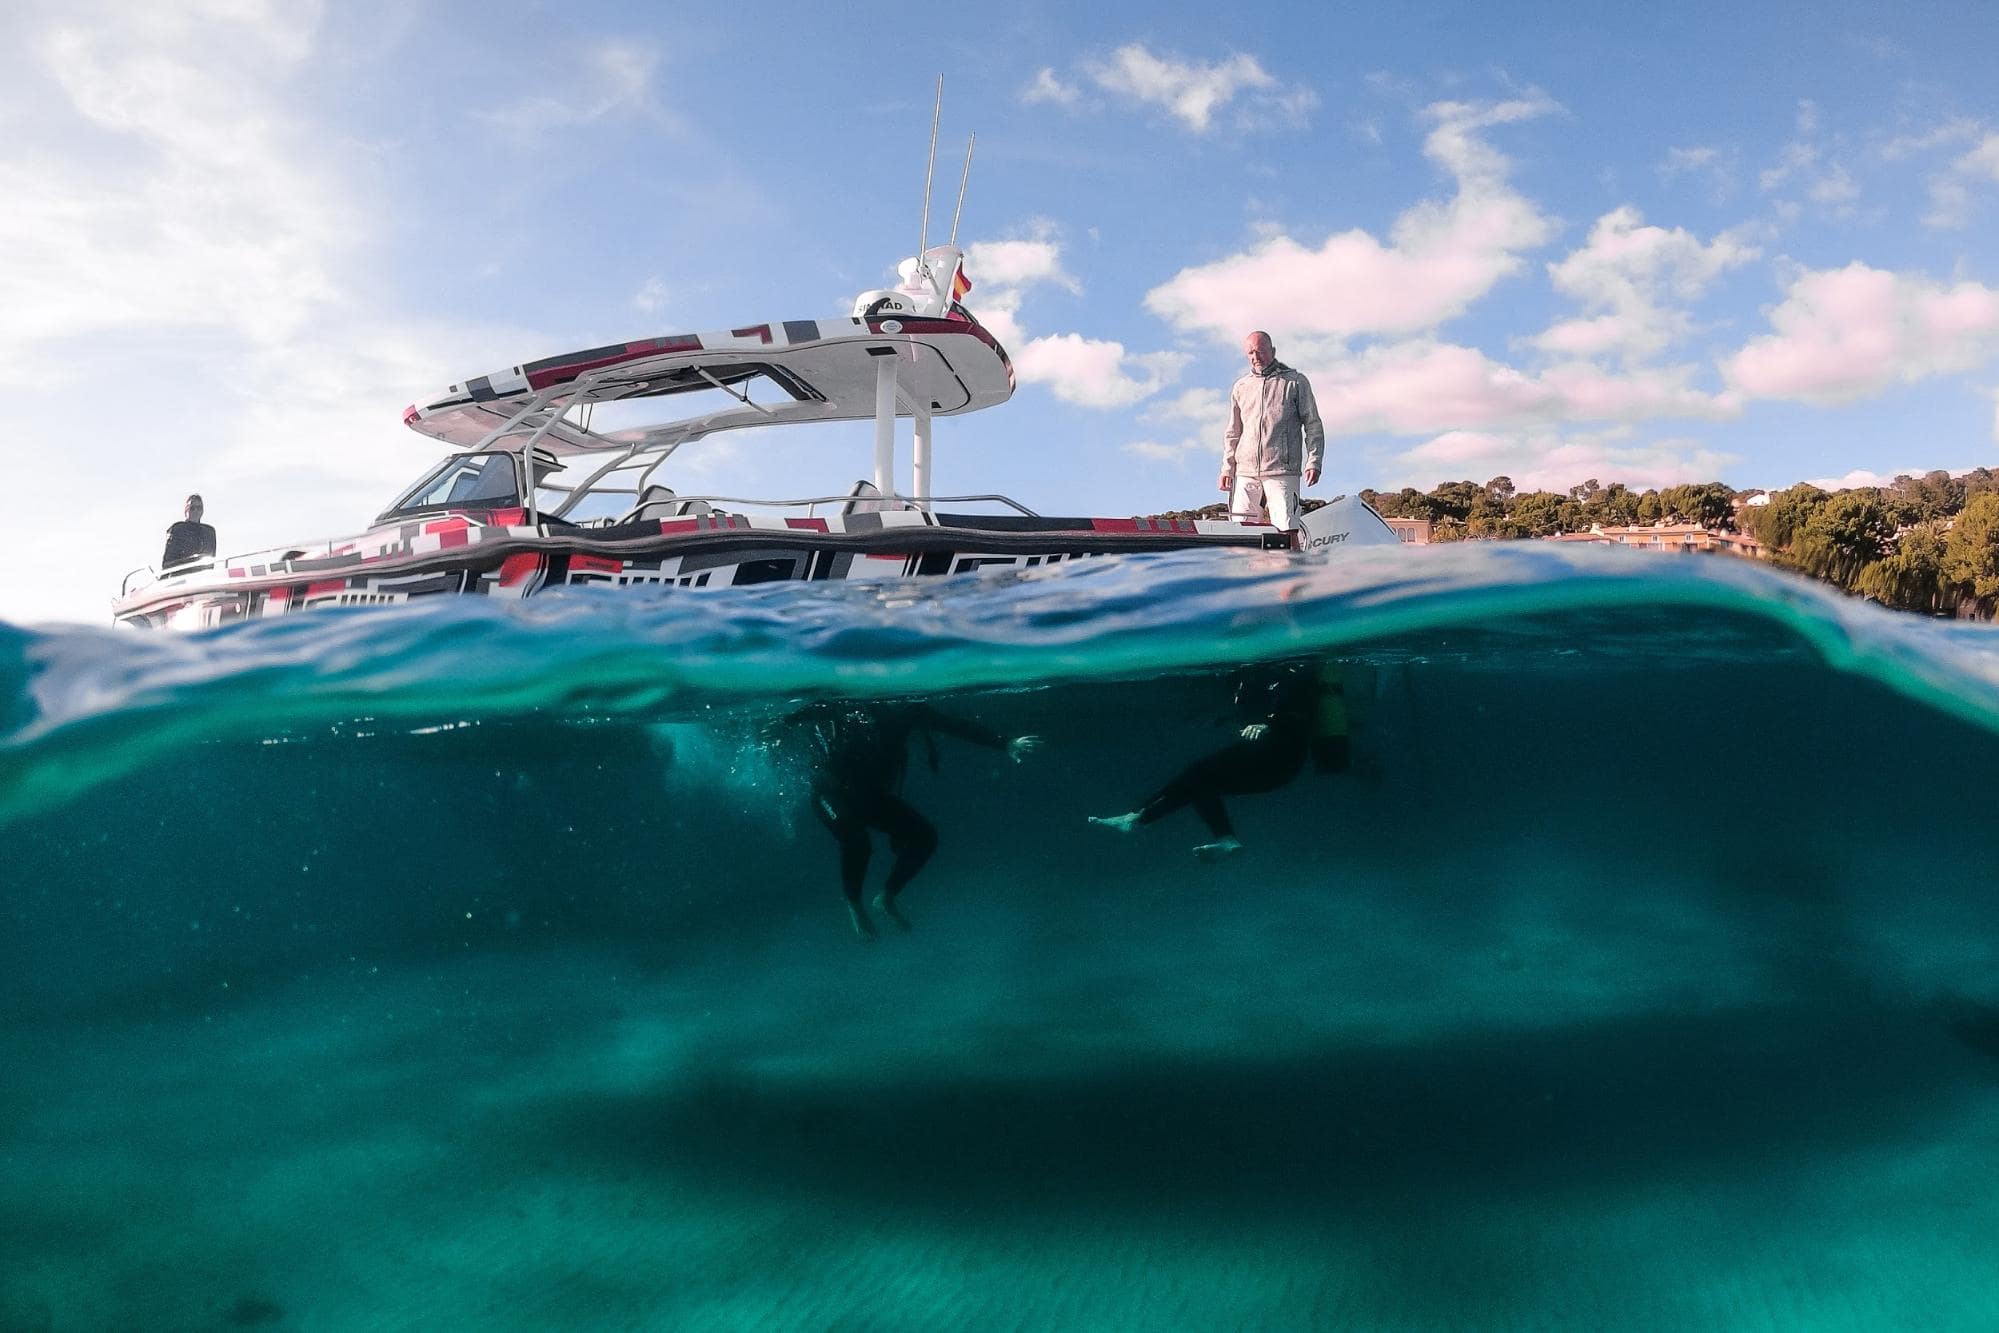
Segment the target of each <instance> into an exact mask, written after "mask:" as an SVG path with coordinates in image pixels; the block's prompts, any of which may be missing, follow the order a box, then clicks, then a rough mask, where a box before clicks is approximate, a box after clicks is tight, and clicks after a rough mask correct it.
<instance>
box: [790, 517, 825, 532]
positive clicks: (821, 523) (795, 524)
mask: <svg viewBox="0 0 1999 1333" xmlns="http://www.w3.org/2000/svg"><path fill="white" fill-rule="evenodd" d="M784 526H786V527H787V528H802V529H804V530H805V531H807V532H827V531H830V529H829V528H827V526H826V520H825V519H823V518H787V519H786V520H784Z"/></svg>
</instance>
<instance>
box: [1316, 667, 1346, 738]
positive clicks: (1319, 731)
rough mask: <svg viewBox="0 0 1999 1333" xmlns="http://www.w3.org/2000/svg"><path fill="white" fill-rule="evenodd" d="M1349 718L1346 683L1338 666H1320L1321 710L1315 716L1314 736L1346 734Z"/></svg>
mask: <svg viewBox="0 0 1999 1333" xmlns="http://www.w3.org/2000/svg"><path fill="white" fill-rule="evenodd" d="M1349 725H1350V724H1349V722H1348V720H1347V691H1346V684H1345V682H1344V680H1343V679H1342V678H1341V675H1340V669H1339V668H1338V667H1336V666H1321V667H1320V668H1319V710H1318V713H1317V715H1316V716H1315V717H1314V718H1313V725H1312V734H1313V735H1314V736H1344V735H1346V734H1347V731H1348V729H1349Z"/></svg>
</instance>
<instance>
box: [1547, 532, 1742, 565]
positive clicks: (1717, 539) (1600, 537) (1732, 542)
mask: <svg viewBox="0 0 1999 1333" xmlns="http://www.w3.org/2000/svg"><path fill="white" fill-rule="evenodd" d="M1541 540H1543V541H1551V542H1591V543H1594V544H1596V545H1598V546H1632V547H1636V548H1637V549H1639V550H1641V551H1710V552H1711V551H1721V552H1725V553H1726V554H1729V555H1739V556H1742V557H1744V558H1745V559H1749V560H1761V559H1762V558H1763V555H1764V552H1763V543H1762V542H1759V541H1757V540H1756V539H1755V538H1754V537H1751V536H1750V535H1749V534H1748V533H1745V532H1715V531H1712V530H1710V529H1708V528H1704V527H1702V526H1701V525H1700V524H1698V523H1653V524H1649V525H1633V526H1631V527H1602V526H1598V525H1592V526H1591V528H1590V530H1589V531H1588V532H1563V533H1558V534H1557V535H1555V536H1553V537H1543V538H1542V539H1541Z"/></svg>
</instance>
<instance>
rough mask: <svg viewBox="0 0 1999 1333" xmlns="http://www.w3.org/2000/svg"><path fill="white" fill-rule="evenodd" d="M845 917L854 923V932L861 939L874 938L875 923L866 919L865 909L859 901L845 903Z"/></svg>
mask: <svg viewBox="0 0 1999 1333" xmlns="http://www.w3.org/2000/svg"><path fill="white" fill-rule="evenodd" d="M847 917H848V919H849V920H851V921H852V922H853V923H854V933H855V934H856V935H859V936H860V937H861V938H862V939H863V940H873V939H874V938H875V923H874V922H872V921H870V920H868V913H867V909H866V908H864V907H862V906H861V905H860V904H859V903H848V904H847Z"/></svg>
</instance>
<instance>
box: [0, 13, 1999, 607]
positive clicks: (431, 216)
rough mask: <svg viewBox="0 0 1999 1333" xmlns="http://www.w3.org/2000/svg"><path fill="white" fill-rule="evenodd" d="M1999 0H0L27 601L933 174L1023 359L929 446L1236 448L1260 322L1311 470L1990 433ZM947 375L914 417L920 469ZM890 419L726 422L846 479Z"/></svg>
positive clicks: (1585, 471) (1937, 456) (405, 467)
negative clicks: (962, 170)
mask: <svg viewBox="0 0 1999 1333" xmlns="http://www.w3.org/2000/svg"><path fill="white" fill-rule="evenodd" d="M1994 51H1999V5H1993V4H1989V3H1983V2H1982V0H1963V2H1962V3H1921V2H1920V0H1917V2H1912V3H1907V4H1902V5H1897V6H1882V5H1879V4H1874V3H1868V4H1841V3H1822V4H1812V5H1800V4H1787V3H1782V0H1771V2H1770V3H1762V4H1755V5H1739V4H1734V3H1731V4H1726V5H1722V4H1713V5H1710V4H1703V3H1684V4H1680V5H1674V6H1660V5H1642V6H1638V5H1633V6H1620V5H1602V4H1598V5H1581V4H1577V5H1572V6H1558V5H1552V4H1550V5H1537V6H1510V5H1492V4H1489V3H1485V4H1438V3H1424V2H1423V0H1410V2H1408V3H1401V4H1398V5H1395V6H1379V7H1376V6H1369V7H1361V6H1354V5H1348V4H1335V3H1323V2H1321V3H1307V4H1291V3H1282V2H1280V3H1267V4H1263V5H1259V6H1254V7H1252V6H1219V5H1213V4H1199V5H1194V4H1171V3H1161V4H1143V5H1126V4H1100V5H1091V6H1081V5H1075V4H1070V3H1045V2H1043V0H1026V2H1025V3H1013V4H1009V5H1003V6H970V5H943V6H930V7H916V8H910V7H907V6H901V7H898V6H869V7H865V8H860V7H852V6H836V5H826V4H823V3H768V4H756V5H744V6H731V7H724V8H716V7H713V6H705V5H693V4H674V3H639V2H638V0H627V2H625V3H617V2H616V0H566V2H565V3H563V4H560V5H555V4H548V5H543V4H533V3H524V2H517V3H507V2H506V0H496V2H495V3H488V4H478V5H473V4H450V3H424V2H423V0H342V2H340V3H328V4H323V5H315V4H313V3H310V0H146V2H145V3H140V2H139V0H114V2H107V3H99V2H98V0H61V2H60V3H45V2H44V0H12V2H11V3H9V4H6V5H0V390H4V392H5V398H6V402H7V405H8V407H9V409H10V410H9V412H8V414H7V415H8V418H9V419H8V422H7V426H6V429H5V432H4V434H0V451H4V452H0V457H4V460H5V464H6V469H7V473H8V477H9V480H10V482H11V485H12V488H13V492H14V496H15V501H14V504H13V506H12V508H13V512H14V518H13V520H12V521H11V522H10V524H9V525H8V526H9V532H8V535H7V536H6V537H5V539H4V544H5V550H6V558H5V559H4V560H0V620H6V621H9V622H12V623H15V624H32V623H38V622H42V621H50V620H68V621H82V622H94V623H105V622H106V621H107V620H108V607H109V600H110V598H111V596H112V595H113V594H115V593H116V592H117V589H118V584H119V581H120V579H121V578H122V576H123V575H124V574H125V573H126V571H128V570H132V569H134V568H137V567H140V566H144V565H146V564H147V563H149V562H151V561H153V560H156V559H158V556H159V552H160V547H161V544H162V540H163V536H164V532H165V529H166V527H167V525H168V524H169V523H171V522H172V521H173V520H175V519H176V518H178V517H179V516H180V508H181V501H182V500H183V499H184V497H185V496H186V495H187V494H188V493H189V492H190V491H199V492H201V493H202V494H203V495H204V497H205V498H206V501H207V519H208V521H209V522H210V523H212V524H214V525H215V526H216V528H217V530H218V532H219V534H220V539H221V545H222V548H223V550H224V552H225V553H227V552H230V551H247V550H253V549H258V548H262V547H266V546H271V545H276V544H280V543H291V542H298V541H305V540H310V539H325V538H331V537H336V536H341V535H346V534H350V533H354V532H358V531H360V530H362V529H364V528H365V527H366V525H367V523H368V521H369V520H370V519H371V518H372V517H373V516H374V515H375V514H376V513H378V512H380V510H381V509H382V508H383V507H384V506H385V505H386V503H387V502H388V501H389V500H390V499H391V498H392V497H393V495H394V494H395V493H396V492H398V491H399V490H400V489H401V488H402V487H403V486H404V485H406V484H407V483H409V482H411V481H413V480H415V478H416V477H417V476H418V475H419V474H421V473H422V472H423V471H425V470H426V469H427V468H428V467H429V466H430V465H431V464H432V463H434V462H436V461H437V460H438V459H439V458H441V457H442V456H443V455H444V453H445V452H446V450H445V449H444V448H443V447H442V446H441V445H439V444H438V443H437V442H435V441H432V440H429V439H428V438H426V437H423V436H420V435H417V434H414V433H413V432H410V431H408V430H407V429H406V428H404V427H403V425H402V424H401V414H402V410H403V408H404V407H405V406H406V405H407V404H409V403H411V402H414V401H418V400H427V399H429V398H432V397H435V396H437V395H439V394H440V393H442V392H443V391H444V389H445V387H446V386H447V385H449V384H452V383H454V382H457V381H461V380H463V379H465V378H467V377H468V376H471V375H476V374H483V373H485V372H487V371H492V370H499V369H504V368H506V367H509V366H512V365H515V364H517V363H519V362H522V361H526V360H532V359H535V358H538V357H542V356H548V355H553V354H556V353H560V352H564V351H569V350H573V349H577V348H582V347H588V346H593V345H597V344H601V343H606V342H623V341H627V340H629V339H634V338H640V337H649V336H653V335H658V334H668V333H681V332H688V333H693V332H700V331H702V330H708V329H725V328H730V327H736V326H741V325H744V324H748V323H755V322H762V321H764V320H768V319H804V318H817V317H832V316H843V315H845V314H847V313H849V309H850V304H851V301H852V299H853V297H854V295H855V294H856V293H858V292H860V291H862V290H864V289H868V288H873V287H879V286H886V285H889V283H890V282H891V281H892V275H893V271H894V266H895V264H896V262H897V261H898V260H899V259H901V258H903V257H904V256H906V255H909V254H911V253H913V252H914V250H915V248H916V245H917V241H918V237H919V228H920V222H921V212H922V203H923V199H922V195H923V176H924V155H925V150H926V147H927V144H928V140H929V133H930V116H931V105H932V96H933V91H934V88H935V84H936V79H937V77H938V75H939V74H942V75H943V76H944V79H945V97H944V109H943V122H942V131H941V142H940V147H939V150H938V159H939V160H938V166H937V178H938V185H937V188H936V196H937V197H936V202H935V203H934V204H933V211H932V222H931V231H930V239H931V240H932V241H933V242H935V241H937V240H939V239H941V233H942V232H944V231H946V230H948V226H949V214H950V210H951V205H952V202H953V199H954V196H955V192H956V187H957V177H958V168H959V165H960V162H961V161H962V154H963V150H964V143H965V139H966V136H967V135H968V134H970V133H972V132H976V133H977V135H978V142H977V151H976V155H975V158H974V161H973V165H972V172H971V182H970V189H969V192H968V195H967V198H966V202H965V207H964V214H963V221H962V225H961V229H960V232H959V238H958V239H959V241H960V243H961V244H963V245H964V246H965V247H966V249H967V251H968V261H967V271H968V275H969V276H970V278H971V279H972V282H973V289H972V291H971V293H970V294H969V296H968V297H967V300H966V304H967V305H969V306H970V307H971V308H972V310H973V311H974V312H975V313H976V314H977V315H978V316H979V318H980V319H981V320H982V321H983V322H985V323H986V324H987V325H988V326H989V327H991V328H992V329H994V330H995V331H996V332H997V333H998V334H999V335H1000V337H1001V339H1002V341H1003V342H1004V343H1005V345H1006V346H1007V347H1008V349H1009V351H1010V353H1011V354H1012V357H1013V360H1014V365H1015V367H1016V370H1017V373H1018V376H1019V380H1020V387H1019V390H1018V392H1017V393H1016V394H1015V396H1014V398H1013V400H1012V401H1011V402H1009V403H1007V404H1005V405H1003V406H1001V407H998V408H996V409H992V410H990V411H987V412H984V413H980V414H976V415H973V416H968V417H964V418H955V419H946V420H940V421H939V422H938V425H937V431H936V435H937V446H936V448H937V467H936V483H935V489H936V491H937V493H939V494H964V493H972V492H980V493H983V492H989V491H1000V492H1004V493H1007V494H1011V495H1013V496H1015V497H1016V498H1018V499H1019V500H1021V501H1022V502H1023V503H1025V504H1027V505H1029V506H1030V507H1032V508H1034V509H1036V510H1038V511H1039V512H1042V513H1070V514H1098V515H1111V516H1124V515H1130V514H1138V513H1151V512H1157V511H1160V510H1165V509H1172V508H1184V507H1190V506H1193V505H1198V504H1202V503H1206V502H1208V501H1209V500H1211V499H1214V498H1218V494H1217V492H1216V491H1215V482H1216V474H1217V472H1218V471H1219V467H1218V464H1219V460H1220V443H1221V432H1222V427H1223V424H1224V421H1225V417H1226V402H1227V397H1226V396H1227V392H1228V388H1229V385H1230V383H1231V382H1232V381H1233V380H1234V378H1235V377H1236V375H1237V374H1239V373H1240V371H1241V369H1242V355H1241V350H1240V345H1241V340H1242V335H1243V333H1244V332H1245V331H1247V330H1249V329H1252V328H1264V329H1268V330H1269V331H1270V332H1271V334H1272V335H1273V337H1274V339H1275V341H1276V344H1277V352H1278V356H1279V357H1280V359H1282V360H1283V361H1285V362H1287V363H1288V364H1290V365H1293V366H1295V367H1297V368H1298V369H1300V370H1302V371H1303V372H1305V373H1306V374H1307V375H1308V376H1309V377H1310V379H1311V381H1312V383H1313V385H1314V388H1315V390H1316V393H1317V396H1318V401H1319V404H1320V407H1321V410H1322V412H1323V414H1324V416H1325V420H1326V425H1327V435H1328V442H1327V459H1326V467H1325V473H1326V475H1325V477H1324V479H1323V480H1322V482H1321V483H1320V486H1319V488H1318V491H1317V493H1318V494H1322V495H1332V494H1337V493H1341V492H1345V491H1350V490H1356V489H1359V488H1361V487H1370V486H1371V487H1376V488H1399V487H1401V486H1405V485H1413V486H1417V487H1419V488H1422V489H1429V488H1430V487H1433V486H1435V485H1437V484H1439V483H1440V482H1444V481H1450V480H1458V479H1471V480H1475V481H1481V482H1482V481H1485V480H1487V479H1488V478H1491V477H1494V476H1498V475H1506V476H1509V477H1511V478H1512V479H1513V480H1514V482H1515V484H1516V485H1517V486H1519V487H1520V488H1521V489H1530V488H1535V487H1549V488H1557V489H1566V488H1567V487H1569V486H1572V485H1576V484H1579V483H1581V482H1583V481H1584V480H1586V479H1588V478H1592V477H1594V478H1597V479H1599V480H1600V481H1602V482H1604V483H1608V482H1610V481H1613V480H1621V481H1624V482H1626V483H1627V484H1630V485H1632V486H1634V487H1639V488H1642V487H1645V486H1662V485H1671V484H1675V483H1679V482H1687V481H1708V480H1720V481H1724V482H1727V483H1728V484H1730V485H1733V486H1736V487H1751V486H1757V487H1768V488H1776V487H1781V486H1786V485H1790V484H1792V483H1795V482H1797V481H1801V480H1812V481H1815V482H1818V483H1819V484H1822V485H1834V484H1844V485H1864V484H1869V483H1871V482H1872V481H1874V480H1877V479H1887V478H1892V477H1893V476H1895V475H1896V474H1897V473H1902V472H1915V473H1920V472H1923V471H1927V470H1930V469H1933V468H1947V469H1950V470H1952V471H1955V472H1962V471H1965V470H1967V469H1970V468H1973V467H1977V466H1982V465H1988V464H1990V463H1992V462H1993V456H1994V454H1995V453H1999V239H1995V238H1999V81H1995V80H1994V79H1993V78H1992V77H1991V58H1992V53H1993V52H1994ZM906 430H907V428H906V427H905V434H904V445H903V451H902V452H903V460H904V463H903V466H904V468H905V478H906V469H907V457H908V446H907V434H906ZM871 444H872V428H871V426H869V425H868V424H867V423H847V424H842V425H831V426H814V427H807V428H793V429H791V430H789V431H766V432H759V433H756V434H751V433H748V432H743V433H737V434H734V435H730V436H722V437H716V438H714V439H711V440H707V441H702V442H698V443H696V444H692V445H689V446H688V447H687V448H685V449H684V450H682V451H681V452H680V453H679V454H678V455H676V457H675V462H674V465H673V471H674V475H673V476H672V477H671V478H668V480H669V483H670V484H672V485H674V486H675V487H676V489H678V490H680V491H682V492H683V493H696V492H700V493H723V494H733V495H753V494H765V495H797V494H825V493H829V492H837V491H843V490H845V488H846V487H847V486H848V485H849V484H850V483H851V482H852V481H853V480H854V479H856V478H858V477H862V476H866V475H867V474H868V473H869V471H870V467H871Z"/></svg>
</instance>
